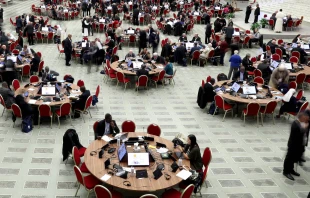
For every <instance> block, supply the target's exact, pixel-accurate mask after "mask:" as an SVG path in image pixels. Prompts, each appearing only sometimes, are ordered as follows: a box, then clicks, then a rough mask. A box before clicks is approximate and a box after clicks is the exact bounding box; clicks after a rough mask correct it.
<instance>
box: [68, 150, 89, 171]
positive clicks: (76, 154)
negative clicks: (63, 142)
mask: <svg viewBox="0 0 310 198" xmlns="http://www.w3.org/2000/svg"><path fill="white" fill-rule="evenodd" d="M85 151H86V148H85V147H82V148H80V149H78V147H76V146H73V148H72V156H73V162H74V165H75V166H78V167H79V168H80V169H81V171H82V173H89V170H88V168H87V167H86V164H85V162H83V163H82V164H81V157H83V156H84V153H85Z"/></svg>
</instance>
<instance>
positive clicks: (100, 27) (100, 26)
mask: <svg viewBox="0 0 310 198" xmlns="http://www.w3.org/2000/svg"><path fill="white" fill-rule="evenodd" d="M98 31H100V32H103V31H104V24H103V23H99V30H98Z"/></svg>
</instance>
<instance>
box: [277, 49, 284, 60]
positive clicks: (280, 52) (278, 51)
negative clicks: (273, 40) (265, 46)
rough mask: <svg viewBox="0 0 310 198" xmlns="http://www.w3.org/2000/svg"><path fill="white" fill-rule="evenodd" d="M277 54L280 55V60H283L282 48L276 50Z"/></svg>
mask: <svg viewBox="0 0 310 198" xmlns="http://www.w3.org/2000/svg"><path fill="white" fill-rule="evenodd" d="M276 54H278V55H279V56H280V58H282V56H283V52H282V50H281V48H276Z"/></svg>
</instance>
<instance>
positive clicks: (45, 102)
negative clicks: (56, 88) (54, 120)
mask: <svg viewBox="0 0 310 198" xmlns="http://www.w3.org/2000/svg"><path fill="white" fill-rule="evenodd" d="M43 104H47V105H49V104H51V102H43Z"/></svg>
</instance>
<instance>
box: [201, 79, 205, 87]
mask: <svg viewBox="0 0 310 198" xmlns="http://www.w3.org/2000/svg"><path fill="white" fill-rule="evenodd" d="M201 87H202V88H204V87H205V81H204V80H201Z"/></svg>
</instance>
